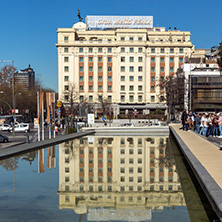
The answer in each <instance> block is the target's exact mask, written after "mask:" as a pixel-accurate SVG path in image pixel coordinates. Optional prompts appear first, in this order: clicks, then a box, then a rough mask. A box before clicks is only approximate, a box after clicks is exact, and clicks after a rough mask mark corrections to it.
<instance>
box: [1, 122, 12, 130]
mask: <svg viewBox="0 0 222 222" xmlns="http://www.w3.org/2000/svg"><path fill="white" fill-rule="evenodd" d="M0 127H1V128H0V129H1V130H2V131H7V130H9V128H10V127H11V125H10V124H7V123H5V124H2V125H1V126H0Z"/></svg>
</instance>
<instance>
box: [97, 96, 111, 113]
mask: <svg viewBox="0 0 222 222" xmlns="http://www.w3.org/2000/svg"><path fill="white" fill-rule="evenodd" d="M98 98H99V103H100V105H101V108H102V113H103V116H107V111H108V108H109V107H110V105H111V102H110V101H109V99H108V98H107V97H106V96H103V95H99V97H98Z"/></svg>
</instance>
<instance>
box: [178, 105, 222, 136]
mask: <svg viewBox="0 0 222 222" xmlns="http://www.w3.org/2000/svg"><path fill="white" fill-rule="evenodd" d="M181 121H182V125H183V131H189V130H194V131H196V132H197V133H199V134H201V135H203V136H205V137H208V136H213V137H219V138H222V115H221V114H220V113H209V114H208V113H203V114H200V113H193V112H192V111H191V110H190V111H189V113H187V111H186V109H185V110H184V111H183V113H182V116H181Z"/></svg>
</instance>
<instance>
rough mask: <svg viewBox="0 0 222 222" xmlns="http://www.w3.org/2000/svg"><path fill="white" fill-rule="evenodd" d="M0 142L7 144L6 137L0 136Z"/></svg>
mask: <svg viewBox="0 0 222 222" xmlns="http://www.w3.org/2000/svg"><path fill="white" fill-rule="evenodd" d="M0 142H1V143H7V142H8V137H7V136H3V135H1V134H0Z"/></svg>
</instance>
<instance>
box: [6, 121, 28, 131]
mask: <svg viewBox="0 0 222 222" xmlns="http://www.w3.org/2000/svg"><path fill="white" fill-rule="evenodd" d="M9 131H10V132H12V127H10V128H9ZM14 131H15V132H25V133H27V132H29V131H30V126H29V124H28V123H19V124H16V125H15V128H14Z"/></svg>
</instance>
